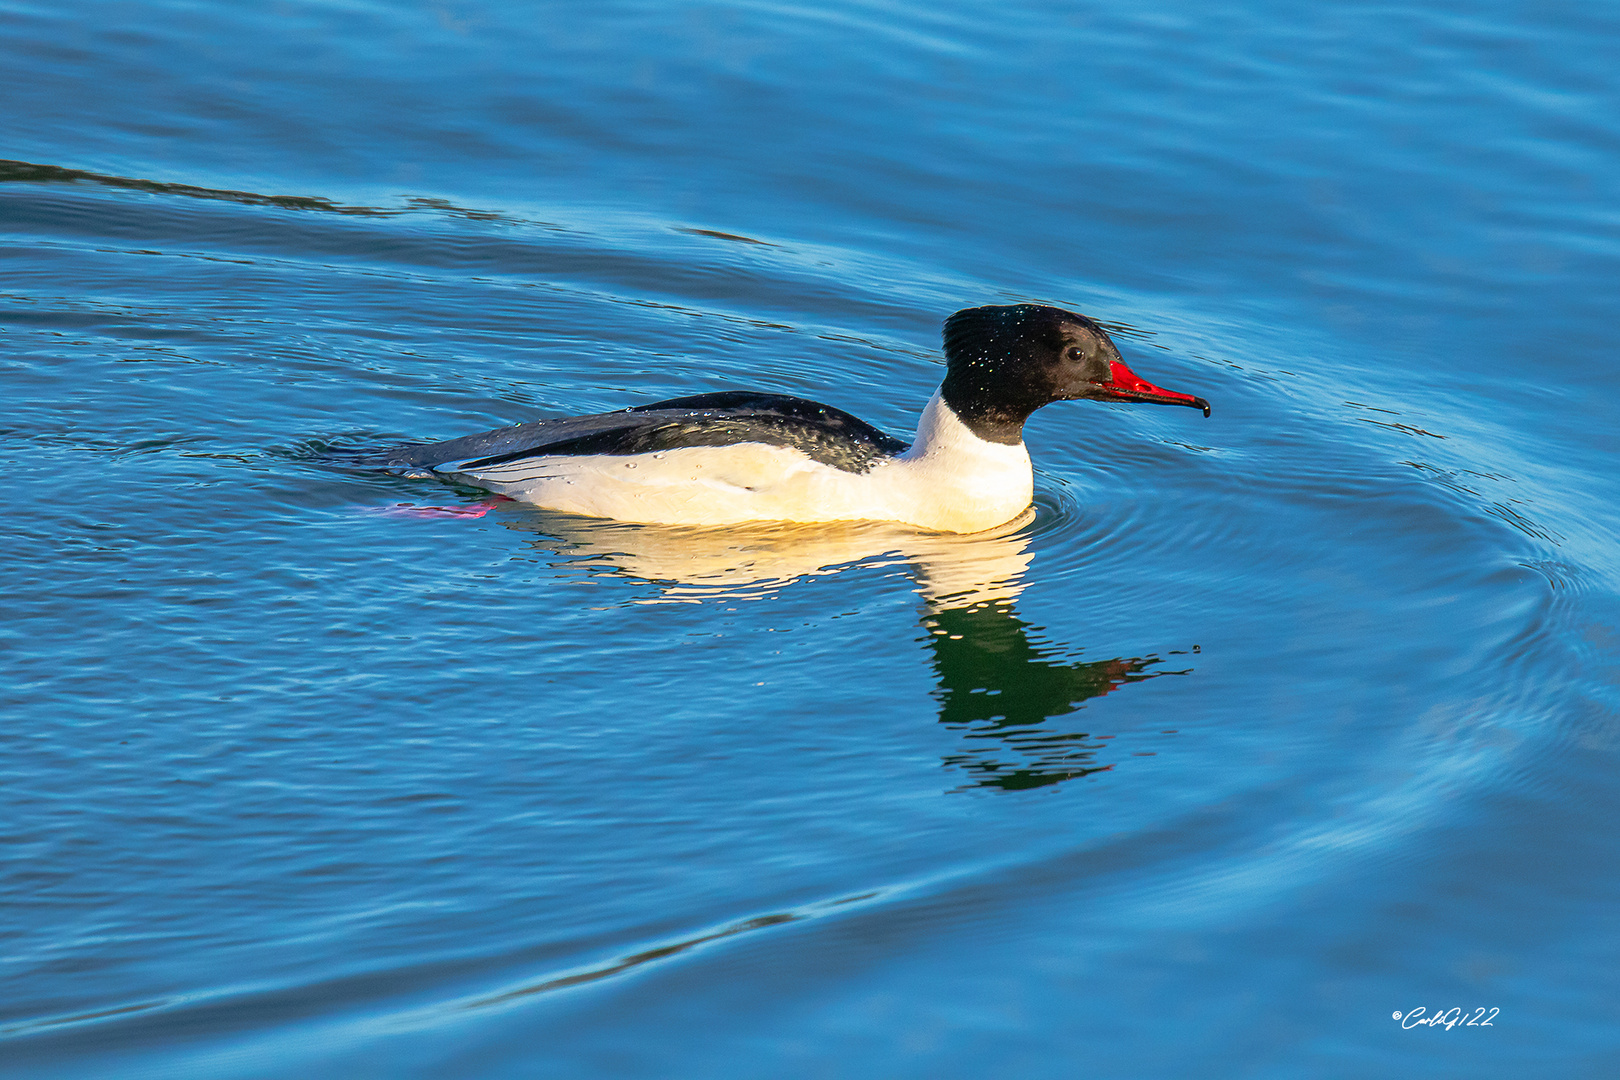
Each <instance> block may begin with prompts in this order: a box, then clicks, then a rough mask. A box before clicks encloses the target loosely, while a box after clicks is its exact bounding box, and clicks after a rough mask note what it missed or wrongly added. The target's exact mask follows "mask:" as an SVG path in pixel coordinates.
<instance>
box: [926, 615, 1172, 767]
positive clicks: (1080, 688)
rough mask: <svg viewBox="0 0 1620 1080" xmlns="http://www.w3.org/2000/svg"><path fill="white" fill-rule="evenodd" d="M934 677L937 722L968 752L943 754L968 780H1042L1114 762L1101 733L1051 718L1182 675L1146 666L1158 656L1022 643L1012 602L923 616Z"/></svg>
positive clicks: (1021, 625)
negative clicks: (1089, 655)
mask: <svg viewBox="0 0 1620 1080" xmlns="http://www.w3.org/2000/svg"><path fill="white" fill-rule="evenodd" d="M923 625H924V627H926V628H927V630H928V631H929V638H928V640H929V643H930V647H931V648H932V650H933V662H934V672H935V674H936V676H937V677H938V679H939V688H938V690H936V691H935V694H936V696H937V698H938V700H939V721H940V723H942V724H945V725H947V726H949V727H950V728H952V729H953V730H956V731H959V732H961V733H962V737H963V739H964V741H965V742H966V744H967V746H968V749H966V750H965V751H964V752H962V753H958V754H952V755H948V756H947V757H946V758H945V763H946V764H947V765H951V766H954V767H956V768H960V769H963V770H965V771H966V772H967V773H968V774H969V776H970V777H971V778H972V780H971V783H970V784H969V786H971V787H994V788H1005V789H1008V790H1019V789H1026V788H1037V787H1045V786H1047V785H1049V784H1057V783H1061V782H1062V781H1064V780H1073V779H1075V778H1076V777H1081V776H1088V775H1090V774H1091V773H1095V772H1102V771H1104V770H1107V769H1111V768H1113V764H1112V763H1110V762H1108V761H1106V760H1105V759H1104V758H1103V757H1101V756H1100V755H1101V753H1102V752H1103V751H1105V750H1106V749H1107V742H1108V740H1109V739H1110V738H1111V736H1109V735H1094V734H1092V733H1091V732H1090V731H1082V730H1079V727H1080V725H1077V724H1074V723H1068V724H1061V725H1059V724H1049V723H1048V721H1052V720H1056V719H1057V718H1059V717H1062V716H1068V715H1070V714H1072V713H1076V712H1078V711H1080V710H1081V709H1082V708H1084V705H1085V702H1087V701H1089V700H1090V699H1092V698H1097V697H1102V696H1103V695H1104V694H1109V693H1112V692H1113V691H1115V690H1118V689H1119V688H1120V687H1122V686H1125V685H1127V684H1129V683H1135V682H1142V681H1144V680H1147V679H1153V678H1157V677H1159V676H1161V675H1171V674H1177V675H1179V674H1185V672H1170V671H1162V670H1160V671H1152V670H1149V668H1150V667H1151V666H1152V665H1155V664H1158V663H1160V662H1161V661H1160V659H1159V658H1158V657H1156V656H1146V657H1116V658H1114V659H1111V660H1092V661H1079V660H1074V659H1068V658H1066V657H1065V655H1064V654H1065V652H1066V650H1062V649H1059V648H1056V647H1052V646H1042V645H1038V644H1036V643H1034V642H1032V641H1031V640H1030V631H1031V629H1032V628H1031V627H1030V625H1029V624H1028V623H1026V622H1025V621H1024V620H1022V619H1020V618H1019V617H1018V616H1017V614H1016V613H1015V611H1014V608H1013V604H1012V602H1011V601H1010V600H1001V601H991V602H985V603H979V604H975V605H972V606H970V607H959V608H946V609H943V610H934V611H931V612H929V613H928V614H927V615H926V616H925V617H924V619H923Z"/></svg>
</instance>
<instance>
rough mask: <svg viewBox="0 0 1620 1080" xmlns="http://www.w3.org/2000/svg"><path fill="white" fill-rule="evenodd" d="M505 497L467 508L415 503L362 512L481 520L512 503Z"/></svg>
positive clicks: (398, 504) (473, 504) (379, 507)
mask: <svg viewBox="0 0 1620 1080" xmlns="http://www.w3.org/2000/svg"><path fill="white" fill-rule="evenodd" d="M511 501H512V500H511V499H509V498H507V497H506V496H505V495H495V496H492V497H490V498H488V499H485V500H484V501H483V502H475V503H469V504H467V505H466V506H417V505H416V504H415V503H395V504H394V505H393V506H367V507H362V510H363V511H364V512H365V513H368V514H385V515H387V516H388V517H405V518H442V517H454V518H481V517H483V516H484V515H485V514H487V513H489V512H490V511H491V510H493V509H495V508H496V507H497V506H499V505H501V503H507V502H511Z"/></svg>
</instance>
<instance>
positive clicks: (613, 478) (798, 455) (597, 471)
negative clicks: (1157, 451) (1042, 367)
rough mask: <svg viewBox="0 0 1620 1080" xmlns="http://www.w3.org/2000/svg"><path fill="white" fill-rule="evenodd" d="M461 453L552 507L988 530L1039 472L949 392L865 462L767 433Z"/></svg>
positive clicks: (651, 518) (624, 517)
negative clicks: (628, 448) (492, 457)
mask: <svg viewBox="0 0 1620 1080" xmlns="http://www.w3.org/2000/svg"><path fill="white" fill-rule="evenodd" d="M459 464H461V463H456V462H452V463H450V464H448V465H445V466H442V467H441V468H440V470H439V471H440V472H443V473H447V474H449V475H452V476H455V477H458V478H460V479H463V480H465V481H467V482H469V483H472V484H476V485H477V486H479V487H482V488H487V489H489V490H491V491H497V492H500V493H501V494H503V495H510V496H511V497H513V498H515V499H522V500H523V501H525V502H532V503H535V504H537V505H540V506H545V507H549V508H551V509H553V510H562V511H566V512H568V513H574V514H583V515H586V516H588V517H600V518H613V519H615V520H619V521H637V522H648V523H658V524H665V525H734V524H738V523H741V522H745V521H799V522H815V521H861V520H869V521H898V522H904V523H906V524H910V525H915V526H918V527H920V528H924V529H932V530H938V531H941V532H978V531H980V530H982V529H988V528H991V527H993V526H996V525H999V524H1001V523H1002V522H1004V521H1007V520H1009V519H1011V518H1013V517H1016V516H1017V515H1018V514H1019V513H1021V512H1022V511H1023V510H1024V508H1025V507H1027V506H1028V505H1029V502H1030V497H1031V494H1032V493H1033V484H1034V478H1033V474H1032V472H1031V469H1030V463H1029V453H1028V452H1027V451H1026V450H1025V449H1024V446H1023V444H1022V443H1019V444H1017V445H1014V446H1006V445H1002V444H1000V443H991V442H986V441H985V440H983V439H980V438H979V437H978V436H976V435H974V434H973V433H972V432H971V431H969V430H968V428H967V427H966V425H964V424H963V423H962V422H961V421H960V420H958V419H957V418H956V415H955V414H954V413H953V412H951V410H950V407H949V406H947V405H946V404H945V403H944V402H943V401H942V400H941V399H940V397H939V395H938V394H935V395H934V397H933V400H931V401H930V402H929V403H928V407H927V408H926V409H924V410H923V416H922V422H921V423H920V424H919V425H918V427H917V441H916V443H915V444H914V445H913V446H912V448H911V449H910V450H908V451H907V452H906V453H905V454H903V455H901V456H899V457H896V458H890V459H888V460H885V461H882V462H879V463H878V464H876V465H874V466H873V467H872V469H871V470H870V471H868V472H865V473H850V472H845V471H843V470H842V469H837V468H834V467H832V466H830V465H824V464H822V463H821V462H819V461H816V460H814V459H813V458H811V457H809V456H808V455H806V454H804V453H803V452H801V451H799V450H795V449H792V448H790V447H784V446H771V445H767V444H764V443H738V444H736V445H734V446H694V447H687V448H684V449H680V450H664V451H659V452H657V453H652V454H629V455H614V454H592V455H585V456H579V457H563V456H557V457H534V458H524V459H521V460H518V461H511V462H506V463H504V464H500V465H492V466H483V467H480V468H478V469H476V470H474V471H470V472H462V471H460V470H459V469H458V468H457V466H458V465H459Z"/></svg>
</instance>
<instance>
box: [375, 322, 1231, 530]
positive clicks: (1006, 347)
mask: <svg viewBox="0 0 1620 1080" xmlns="http://www.w3.org/2000/svg"><path fill="white" fill-rule="evenodd" d="M944 344H945V379H944V381H943V382H942V383H941V384H940V387H939V390H938V391H937V392H935V394H934V396H933V397H932V398H931V399H930V400H929V402H928V404H927V406H925V407H924V409H923V413H922V419H921V421H920V422H919V423H918V425H917V436H916V440H915V441H914V442H912V443H910V444H907V443H906V442H904V441H902V440H900V439H896V438H894V437H893V436H890V435H887V434H885V433H884V432H882V431H879V430H878V429H877V428H875V427H873V426H872V425H870V424H868V423H866V422H865V421H863V420H859V419H857V418H856V417H854V416H851V415H850V414H849V413H847V412H844V411H843V410H841V409H835V408H833V407H832V406H830V405H822V404H819V403H817V402H814V401H807V400H805V399H804V398H797V397H787V396H784V395H780V394H766V393H756V392H752V391H746V390H730V391H721V392H719V393H711V394H697V395H694V396H691V397H680V398H672V399H670V400H668V401H656V402H653V403H652V404H649V405H637V406H635V407H634V408H629V409H621V410H619V411H617V412H609V413H596V414H594V415H590V416H572V417H566V418H562V419H557V420H538V421H535V422H533V423H528V424H518V425H516V426H514V427H506V428H500V429H498V430H495V431H488V432H484V433H483V434H479V435H468V436H465V437H463V438H459V439H450V440H448V441H446V442H437V443H426V444H420V445H413V446H401V447H396V448H394V449H392V450H388V451H385V452H384V453H383V454H381V455H379V456H378V458H377V459H375V461H374V463H376V464H379V465H382V466H384V467H388V468H394V469H398V470H401V471H403V472H406V473H408V474H411V475H424V476H425V475H435V476H441V477H446V478H450V479H454V480H458V481H461V482H464V483H467V484H471V485H473V486H475V487H480V488H484V489H486V490H489V491H494V492H498V493H500V494H503V495H508V496H510V497H512V498H514V499H519V500H522V501H524V502H530V503H535V504H537V505H539V506H544V507H549V508H551V509H554V510H561V511H566V512H569V513H574V514H582V515H585V516H588V517H598V518H612V519H616V520H619V521H632V522H646V523H659V524H667V525H732V524H738V523H741V522H745V521H795V522H818V521H821V522H825V521H861V520H870V521H891V522H900V523H903V524H907V525H912V526H916V527H918V528H922V529H927V530H933V531H939V532H956V533H971V532H979V531H982V530H985V529H990V528H993V527H995V526H997V525H1000V524H1002V523H1004V522H1007V521H1009V520H1011V519H1012V518H1015V517H1017V516H1018V515H1019V514H1021V513H1022V512H1023V511H1024V510H1025V509H1026V508H1028V506H1029V505H1030V499H1031V496H1032V495H1033V493H1034V472H1033V470H1032V469H1031V467H1030V461H1029V452H1028V451H1027V450H1026V449H1025V448H1024V438H1023V434H1024V421H1025V420H1027V419H1029V416H1030V414H1032V413H1033V412H1034V411H1035V410H1036V409H1039V408H1040V407H1041V406H1043V405H1047V404H1050V403H1051V402H1054V401H1077V400H1082V399H1086V398H1090V399H1094V400H1097V401H1128V402H1146V403H1150V404H1157V405H1189V406H1191V407H1193V408H1195V409H1202V410H1203V411H1204V415H1205V416H1208V415H1209V403H1208V402H1207V401H1205V400H1204V399H1203V398H1200V397H1194V396H1192V395H1191V394H1180V393H1176V392H1174V391H1171V390H1165V389H1163V388H1161V387H1158V386H1155V385H1153V384H1152V383H1150V382H1148V381H1147V380H1146V379H1143V378H1141V377H1140V376H1138V375H1137V374H1136V373H1135V372H1133V371H1132V370H1131V369H1130V368H1129V367H1127V366H1126V365H1125V362H1124V360H1123V359H1122V358H1121V357H1120V353H1119V349H1118V348H1116V347H1115V345H1114V343H1113V341H1112V340H1110V338H1109V336H1108V334H1107V332H1106V331H1105V330H1103V328H1102V327H1101V326H1099V325H1098V324H1097V323H1096V321H1095V320H1093V319H1090V318H1087V317H1086V316H1084V315H1080V314H1076V313H1075V312H1072V311H1065V310H1063V309H1061V308H1056V307H1048V306H1046V305H1043V304H1011V305H1006V306H995V307H976V308H968V309H966V310H963V311H958V312H957V313H956V314H954V315H952V316H951V317H950V318H948V319H946V320H945V332H944Z"/></svg>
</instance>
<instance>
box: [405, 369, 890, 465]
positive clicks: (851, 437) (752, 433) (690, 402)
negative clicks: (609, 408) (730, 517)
mask: <svg viewBox="0 0 1620 1080" xmlns="http://www.w3.org/2000/svg"><path fill="white" fill-rule="evenodd" d="M746 442H756V443H766V444H769V445H772V446H789V447H792V448H794V449H796V450H799V451H802V452H803V453H804V454H806V455H807V456H809V457H811V458H813V459H814V460H816V461H819V462H821V463H822V464H824V465H831V466H832V467H834V468H837V469H843V470H844V471H846V472H855V473H861V472H866V471H867V470H869V469H871V467H872V466H873V465H874V464H876V463H877V462H878V461H880V460H882V459H884V458H887V457H892V456H894V455H896V454H900V453H903V452H904V451H905V450H907V449H908V447H909V444H907V443H905V442H903V441H902V440H900V439H896V438H894V437H893V436H890V435H887V434H885V433H884V432H882V431H879V430H878V429H877V428H875V427H873V426H872V425H871V424H868V423H866V422H865V421H864V420H860V419H858V418H856V417H854V416H851V415H850V414H849V413H847V412H844V411H843V410H842V409H835V408H833V407H832V406H830V405H822V404H820V403H818V402H814V401H807V400H805V399H804V398H796V397H787V396H785V395H782V394H763V393H756V392H752V391H747V390H731V391H722V392H720V393H714V394H696V395H693V396H690V397H680V398H671V399H669V400H668V401H656V402H653V403H652V404H650V405H638V406H636V407H635V408H632V409H621V410H619V411H618V412H611V413H595V414H593V415H590V416H571V417H566V418H563V419H559V420H539V421H536V422H534V423H532V424H519V425H517V426H516V427H510V428H501V429H499V430H496V431H488V432H484V433H483V434H481V435H469V436H466V437H464V438H460V439H451V440H449V441H447V442H442V443H427V444H424V445H419V446H401V447H396V448H395V449H393V450H389V451H384V452H383V453H382V454H379V455H376V458H375V459H374V460H375V463H376V464H378V465H382V466H384V467H393V468H404V469H408V470H413V471H414V470H430V469H433V468H436V467H437V466H439V465H444V464H447V463H450V462H464V464H463V465H461V467H460V468H461V470H463V471H466V472H469V473H471V472H476V471H477V470H478V469H479V468H485V467H488V466H491V465H500V464H504V463H506V462H509V461H520V460H523V459H525V458H535V457H555V456H563V455H570V456H572V455H586V454H649V453H656V452H658V451H660V450H679V449H683V448H685V447H691V446H731V445H733V444H735V443H746Z"/></svg>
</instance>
